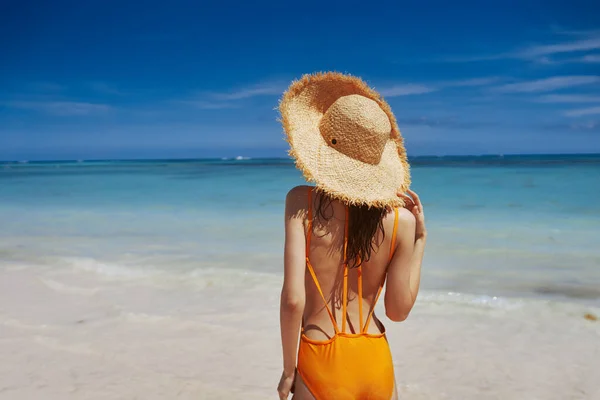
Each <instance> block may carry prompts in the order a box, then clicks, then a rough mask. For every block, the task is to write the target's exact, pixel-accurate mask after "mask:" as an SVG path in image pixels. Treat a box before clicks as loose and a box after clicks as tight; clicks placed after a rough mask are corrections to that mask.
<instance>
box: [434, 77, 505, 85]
mask: <svg viewBox="0 0 600 400" xmlns="http://www.w3.org/2000/svg"><path fill="white" fill-rule="evenodd" d="M499 80H500V78H499V77H497V76H491V77H485V78H471V79H463V80H456V81H447V82H443V83H442V84H441V86H460V87H471V86H487V85H490V84H492V83H496V82H498V81H499Z"/></svg>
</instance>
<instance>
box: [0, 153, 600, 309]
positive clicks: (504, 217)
mask: <svg viewBox="0 0 600 400" xmlns="http://www.w3.org/2000/svg"><path fill="white" fill-rule="evenodd" d="M411 165H412V179H413V189H414V190H416V191H417V192H418V193H420V195H421V197H422V199H423V201H424V205H425V211H426V215H427V224H428V230H429V232H430V236H429V237H430V239H429V241H428V248H427V250H426V256H425V262H424V266H423V285H422V287H423V288H424V289H425V290H426V291H427V290H429V291H443V292H445V293H459V294H462V293H464V294H471V295H476V296H477V298H478V299H481V301H486V299H490V298H494V297H495V296H509V297H521V298H523V297H524V298H528V297H537V298H556V299H567V300H572V301H577V302H584V303H591V304H593V305H599V304H600V155H577V156H504V157H502V156H493V157H491V156H490V157H417V158H414V159H412V160H411ZM303 182H304V181H303V179H302V177H301V175H300V173H299V172H298V171H297V170H296V169H295V168H294V165H293V162H292V161H291V160H288V159H245V158H241V157H238V158H237V159H214V160H213V159H200V160H149V161H68V162H67V161H47V162H2V163H0V226H1V229H0V269H1V268H6V267H7V266H14V265H21V266H25V267H26V268H33V269H40V270H46V271H50V270H59V269H65V268H70V269H72V268H75V269H82V270H88V271H94V272H97V273H99V274H103V275H107V276H111V277H117V278H119V277H122V278H126V279H138V278H147V277H152V276H156V277H158V278H160V279H163V278H164V277H170V278H173V279H179V278H180V279H192V278H193V277H198V276H202V274H204V273H205V272H206V271H210V273H212V274H216V275H218V274H220V273H221V272H222V273H223V279H227V276H230V274H232V273H234V274H236V273H241V274H247V275H252V274H258V275H261V274H263V275H264V274H270V275H275V276H279V275H281V273H282V272H281V271H282V244H283V223H282V221H283V218H282V214H283V201H284V198H285V194H286V192H287V191H288V190H289V189H290V188H291V187H293V186H294V185H298V184H302V183H303Z"/></svg>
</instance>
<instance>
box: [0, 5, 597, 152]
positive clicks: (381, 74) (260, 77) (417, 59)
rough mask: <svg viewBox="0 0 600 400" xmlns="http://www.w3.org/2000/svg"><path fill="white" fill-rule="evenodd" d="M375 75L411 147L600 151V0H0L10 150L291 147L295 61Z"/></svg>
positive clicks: (0, 148)
mask: <svg viewBox="0 0 600 400" xmlns="http://www.w3.org/2000/svg"><path fill="white" fill-rule="evenodd" d="M326 70H336V71H340V72H348V73H352V74H355V75H359V76H361V77H363V79H365V80H366V81H367V82H368V83H369V84H371V85H372V86H374V87H375V88H376V89H377V90H379V91H381V92H382V93H383V94H384V96H385V97H386V99H387V100H388V101H389V103H390V104H391V106H392V108H393V110H394V112H395V114H396V116H397V118H398V121H399V125H400V129H401V131H402V133H403V135H404V137H405V140H406V143H407V148H408V152H409V155H429V154H436V155H440V154H509V153H573V152H600V2H597V1H561V2H553V1H543V2H542V1H518V2H517V1H512V2H511V1H505V2H483V1H476V2H446V1H429V2H420V4H417V2H411V3H408V2H400V1H394V2H364V1H361V2H357V1H345V2H336V1H329V2H325V1H319V2H310V1H304V2H283V1H277V2H274V1H273V2H265V1H256V2H249V1H245V2H241V1H240V2H231V1H219V2H216V1H215V2H204V1H195V2H191V1H190V2H181V1H169V2H165V1H152V0H149V1H145V2H128V1H124V0H121V1H118V2H117V1H110V0H109V1H106V0H105V1H99V0H90V1H68V2H67V1H60V0H58V1H52V2H49V1H26V0H20V1H10V0H4V1H0V159H4V160H21V159H30V160H33V159H65V158H67V159H90V158H156V157H167V158H168V157H208V156H215V157H222V156H237V155H249V156H285V151H286V143H285V142H284V140H283V135H282V131H281V127H280V125H279V124H278V122H277V121H276V119H277V113H276V111H275V108H276V106H277V103H278V99H279V97H280V96H281V93H282V92H283V90H284V89H285V88H286V87H287V85H288V84H289V83H290V82H291V80H293V79H294V78H298V77H300V76H301V75H302V74H303V73H307V72H313V71H326Z"/></svg>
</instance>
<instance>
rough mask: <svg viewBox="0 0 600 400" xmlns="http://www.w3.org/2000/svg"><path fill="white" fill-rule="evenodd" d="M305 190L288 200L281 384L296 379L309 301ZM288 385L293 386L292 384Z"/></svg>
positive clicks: (290, 193)
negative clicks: (303, 319) (305, 278)
mask: <svg viewBox="0 0 600 400" xmlns="http://www.w3.org/2000/svg"><path fill="white" fill-rule="evenodd" d="M306 190H307V189H306V187H302V186H300V187H296V188H294V189H292V190H291V191H290V192H289V193H288V195H287V197H286V202H285V203H286V204H285V247H284V275H283V288H282V290H281V305H280V324H281V344H282V347H283V374H282V377H281V379H282V382H281V383H280V387H281V386H282V383H284V382H283V381H284V380H285V381H289V382H293V379H294V375H295V371H296V357H297V354H298V338H299V335H300V326H301V323H302V315H303V313H304V304H305V301H306V294H305V291H304V290H305V288H304V273H305V268H306V263H305V260H306V253H305V250H306V241H305V234H304V218H305V215H306V198H307V196H306ZM284 386H287V385H285V384H284ZM289 386H290V387H291V384H290V385H289ZM284 389H285V387H284ZM280 395H281V392H280Z"/></svg>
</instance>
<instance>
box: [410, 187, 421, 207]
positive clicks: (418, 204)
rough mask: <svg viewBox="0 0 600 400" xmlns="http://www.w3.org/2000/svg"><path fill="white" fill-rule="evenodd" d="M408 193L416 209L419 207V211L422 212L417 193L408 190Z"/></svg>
mask: <svg viewBox="0 0 600 400" xmlns="http://www.w3.org/2000/svg"><path fill="white" fill-rule="evenodd" d="M408 193H409V194H410V196H411V197H412V198H413V201H414V203H415V205H416V206H417V207H419V210H420V211H421V212H422V211H423V205H422V204H421V199H420V198H419V195H418V194H417V193H415V191H413V190H410V189H408Z"/></svg>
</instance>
